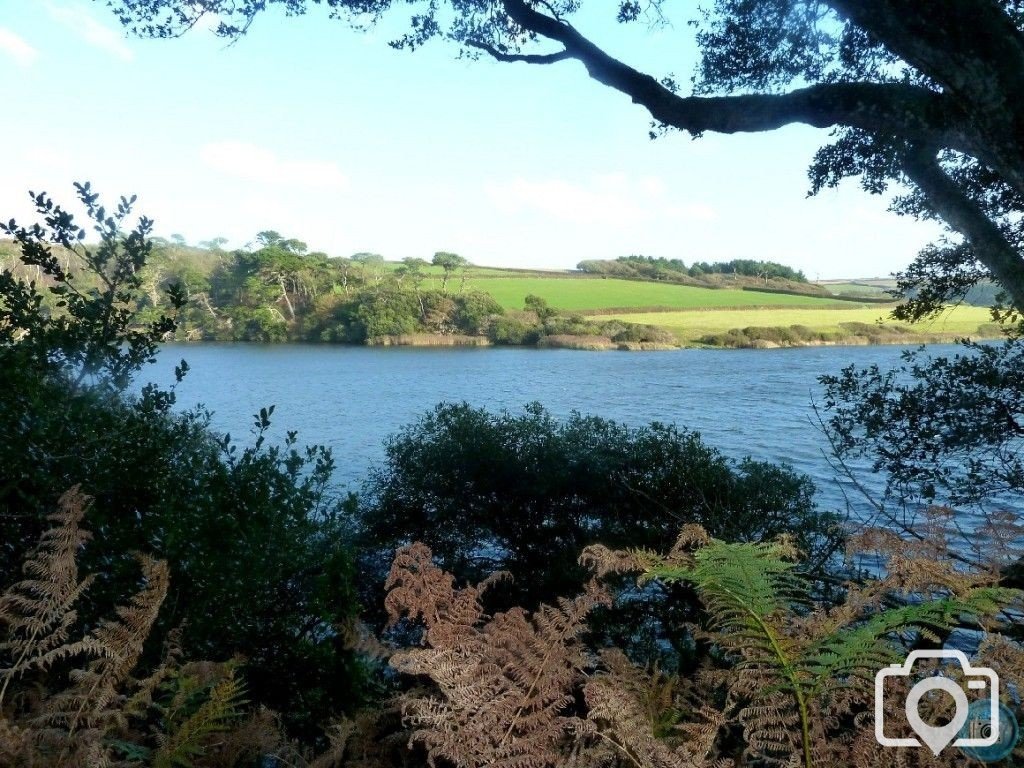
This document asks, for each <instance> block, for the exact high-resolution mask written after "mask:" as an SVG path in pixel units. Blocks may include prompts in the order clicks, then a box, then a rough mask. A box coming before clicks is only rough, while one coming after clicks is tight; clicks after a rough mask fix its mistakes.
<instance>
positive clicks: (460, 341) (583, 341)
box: [164, 334, 1004, 352]
mask: <svg viewBox="0 0 1024 768" xmlns="http://www.w3.org/2000/svg"><path fill="white" fill-rule="evenodd" d="M965 338H966V339H970V340H971V341H998V340H1000V339H1002V338H1004V337H1003V336H1002V335H995V336H989V335H980V336H975V335H960V334H919V335H918V334H893V335H891V336H870V337H869V336H863V335H852V336H849V337H847V338H843V339H834V340H821V339H807V340H796V341H786V342H776V341H771V340H768V339H753V340H750V341H749V342H748V343H740V344H735V345H729V344H701V343H699V342H694V341H687V342H680V343H679V344H664V343H656V342H635V341H612V340H611V338H609V337H607V336H564V335H563V336H548V337H545V338H543V339H541V340H540V341H539V342H538V343H537V344H494V343H493V342H492V341H491V340H490V339H488V338H486V337H484V336H458V335H452V336H444V335H439V334H406V335H403V336H386V337H380V338H376V339H372V340H370V341H368V342H367V343H365V344H352V343H345V342H325V341H303V340H287V341H277V342H258V341H231V340H227V341H225V340H217V339H170V340H168V341H165V342H164V343H165V344H182V345H204V344H232V345H234V344H239V345H253V344H256V345H260V346H281V345H300V344H302V345H309V346H326V347H357V348H358V347H362V348H373V347H376V348H385V347H387V348H400V347H407V348H408V347H411V348H415V349H430V348H435V349H443V348H454V347H458V348H460V349H466V348H489V349H537V350H546V349H571V350H575V351H578V352H669V351H674V350H681V349H709V350H714V349H720V350H737V349H745V350H762V351H763V350H771V349H800V348H804V347H882V346H886V347H891V346H898V345H901V344H902V345H910V344H913V345H928V344H955V343H957V342H958V341H959V340H961V339H965Z"/></svg>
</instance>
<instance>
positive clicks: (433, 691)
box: [387, 544, 610, 768]
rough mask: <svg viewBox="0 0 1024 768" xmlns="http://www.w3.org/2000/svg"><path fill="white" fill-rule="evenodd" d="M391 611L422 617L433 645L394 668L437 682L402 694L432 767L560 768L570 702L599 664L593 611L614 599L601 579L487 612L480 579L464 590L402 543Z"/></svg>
mask: <svg viewBox="0 0 1024 768" xmlns="http://www.w3.org/2000/svg"><path fill="white" fill-rule="evenodd" d="M388 583H389V585H390V586H391V587H392V591H391V592H390V593H389V595H388V601H387V606H388V611H389V615H391V616H392V618H393V619H394V618H397V617H412V618H419V619H420V620H422V621H423V623H424V624H425V625H426V634H425V638H424V643H425V647H424V648H416V649H411V650H404V651H399V652H397V653H395V654H394V655H393V656H392V658H391V666H392V667H394V668H395V669H397V670H399V671H401V672H403V673H406V674H409V675H414V676H417V677H420V678H424V679H429V681H430V682H431V685H430V686H429V687H428V688H427V689H425V690H418V691H412V692H409V693H407V694H404V695H403V696H401V697H399V704H400V706H401V709H402V713H403V717H404V720H405V722H406V724H407V725H408V726H409V727H410V728H411V729H412V730H411V734H410V737H409V741H410V744H419V745H422V746H423V747H424V748H425V749H426V751H427V755H428V757H429V759H430V761H431V763H432V764H433V763H434V762H435V761H436V760H438V759H443V760H446V761H449V762H451V763H453V764H454V765H456V766H460V767H464V768H471V767H472V768H475V766H479V765H488V766H494V767H495V768H546V767H547V766H554V765H560V764H562V763H563V762H564V759H565V749H566V746H567V744H568V743H570V742H571V739H570V738H569V736H570V732H571V728H570V726H569V723H568V719H567V716H566V712H565V710H566V707H567V706H568V705H569V704H570V703H571V702H572V700H573V691H574V690H575V689H576V688H577V687H578V686H579V684H580V682H581V680H582V673H583V670H584V669H585V668H586V667H588V666H590V665H592V663H593V660H592V659H591V658H590V656H589V654H588V653H587V651H586V649H585V647H584V646H583V644H582V642H581V641H580V635H581V634H582V633H583V631H584V629H585V627H586V624H585V621H586V617H587V615H588V614H589V612H590V611H591V610H593V609H594V608H595V607H596V606H598V605H607V604H608V603H609V602H610V598H609V596H608V594H607V593H606V592H605V591H604V590H603V589H601V588H600V587H599V586H598V585H597V583H596V582H592V583H591V584H589V585H588V586H587V589H586V591H585V592H584V593H583V594H582V595H580V596H579V597H577V598H575V599H573V600H565V599H563V600H560V601H559V604H558V606H557V607H554V606H548V605H544V606H541V607H540V608H539V609H538V610H537V611H535V612H534V613H533V614H532V615H531V614H528V613H526V612H525V611H523V610H521V609H518V608H516V609H513V610H510V611H507V612H505V613H499V614H497V615H495V616H494V617H493V618H488V617H486V616H485V615H484V614H483V611H482V608H481V607H480V600H479V598H480V594H481V592H482V589H483V588H485V587H483V586H481V585H477V586H470V587H465V588H463V589H456V588H455V587H454V583H453V580H452V578H451V577H450V576H448V575H447V574H445V573H443V572H442V571H441V570H440V569H439V568H437V566H436V565H434V564H433V562H432V560H431V559H430V550H429V549H428V548H427V547H426V546H424V545H422V544H414V545H412V546H411V547H406V548H403V549H402V550H399V553H398V555H397V556H396V559H395V564H394V566H393V567H392V571H391V575H390V576H389V579H388Z"/></svg>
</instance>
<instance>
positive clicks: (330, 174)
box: [199, 141, 348, 189]
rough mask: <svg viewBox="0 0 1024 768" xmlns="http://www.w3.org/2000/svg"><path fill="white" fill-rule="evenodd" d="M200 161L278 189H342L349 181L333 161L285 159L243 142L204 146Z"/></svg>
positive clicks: (241, 177) (220, 142) (224, 171)
mask: <svg viewBox="0 0 1024 768" xmlns="http://www.w3.org/2000/svg"><path fill="white" fill-rule="evenodd" d="M199 159H200V160H202V162H203V163H204V164H205V165H206V166H207V167H209V168H212V169H213V170H215V171H219V172H221V173H223V174H226V175H228V176H235V177H237V178H240V179H245V180H247V181H255V182H259V183H263V184H272V185H275V186H301V187H310V188H312V187H317V188H321V189H327V188H333V189H342V188H344V187H346V186H347V185H348V179H347V178H346V177H345V175H344V174H343V173H342V172H341V170H340V169H339V168H338V166H337V165H336V164H335V163H333V162H318V161H309V160H284V159H282V158H280V157H278V156H277V155H276V154H275V153H274V152H272V151H270V150H269V149H266V148H264V147H260V146H257V145H255V144H249V143H247V142H243V141H218V142H211V143H209V144H204V145H203V146H202V147H201V148H200V150H199Z"/></svg>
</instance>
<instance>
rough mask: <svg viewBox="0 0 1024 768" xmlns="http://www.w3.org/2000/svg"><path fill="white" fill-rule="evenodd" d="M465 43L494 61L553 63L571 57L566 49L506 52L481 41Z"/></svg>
mask: <svg viewBox="0 0 1024 768" xmlns="http://www.w3.org/2000/svg"><path fill="white" fill-rule="evenodd" d="M466 45H468V46H469V47H470V48H477V49H479V50H481V51H483V52H484V53H486V54H487V55H488V56H490V57H491V58H492V59H494V60H495V61H505V62H517V61H521V62H523V63H525V64H554V63H555V62H558V61H565V60H566V59H571V58H572V54H570V53H569V52H568V51H564V50H563V51H557V52H555V53H508V52H507V51H499V50H498V49H497V48H495V47H494V46H492V45H487V43H481V42H477V41H474V40H467V41H466Z"/></svg>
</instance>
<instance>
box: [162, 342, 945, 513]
mask: <svg viewBox="0 0 1024 768" xmlns="http://www.w3.org/2000/svg"><path fill="white" fill-rule="evenodd" d="M932 349H933V350H934V351H935V352H936V353H942V352H946V353H948V352H952V351H954V350H955V349H956V348H955V347H953V346H935V347H933V348H932ZM900 351H901V350H900V348H898V347H890V346H873V347H807V348H798V349H777V350H700V349H684V350H677V351H667V352H665V351H663V352H580V351H575V350H536V349H510V348H476V349H474V348H454V349H453V348H443V349H437V348H434V349H415V348H367V347H341V346H313V345H278V346H261V345H241V344H232V345H214V344H208V345H170V346H167V347H165V348H164V351H163V353H162V354H161V358H160V361H159V362H158V364H157V366H156V370H155V371H153V370H152V369H151V371H150V373H151V374H152V375H151V377H150V378H152V379H154V380H156V381H162V382H167V381H170V380H173V379H172V375H171V369H172V367H173V365H174V364H175V363H177V361H178V360H180V359H181V358H184V359H186V360H187V361H188V362H189V365H190V366H191V371H190V372H189V374H188V376H187V377H186V378H185V381H184V382H183V383H182V384H181V385H180V386H179V389H178V403H179V405H180V406H181V407H191V406H194V405H197V404H200V403H202V404H203V405H205V406H206V407H207V408H209V409H210V410H212V411H213V412H214V417H213V424H214V427H215V428H216V429H217V430H218V431H222V432H230V433H231V435H232V437H234V438H235V439H236V440H238V441H239V442H247V441H250V440H251V429H252V414H254V413H256V412H257V411H258V410H259V409H260V408H261V407H263V406H269V405H271V404H273V405H276V406H277V408H276V411H275V413H274V416H273V421H274V424H275V429H274V431H273V432H272V437H276V438H280V437H282V436H283V434H284V430H286V429H289V430H291V429H294V430H298V432H299V442H300V444H308V443H320V444H324V445H327V446H329V447H330V448H332V449H333V451H334V456H335V460H336V462H337V464H338V473H337V481H338V490H339V491H340V490H345V489H352V490H356V489H358V487H359V484H360V482H361V481H362V479H363V478H364V477H365V476H366V473H367V470H368V469H369V468H370V467H371V466H372V465H373V464H375V463H377V462H379V461H380V460H381V459H382V457H383V449H382V443H383V441H384V439H385V438H386V437H387V436H388V435H389V434H391V433H394V432H395V431H397V430H398V429H399V428H400V427H402V426H403V425H404V424H407V423H409V422H411V421H413V420H414V419H416V417H417V416H418V415H419V414H421V413H423V412H425V411H427V410H429V409H430V408H432V407H433V406H434V405H435V404H437V403H439V402H442V401H448V402H459V401H466V402H469V403H471V404H473V405H475V406H484V407H487V408H489V409H508V410H510V411H516V410H518V409H521V408H522V406H523V405H524V404H526V403H529V402H532V401H538V402H540V403H542V404H543V405H544V406H546V407H547V409H548V410H549V411H550V412H551V413H553V414H554V415H556V416H565V415H568V414H569V413H570V412H571V411H573V410H577V411H580V412H582V413H592V414H598V415H601V416H604V417H607V418H612V419H615V420H618V421H622V422H625V423H628V424H630V425H641V424H646V423H648V422H651V421H662V422H674V423H676V424H678V425H680V426H686V427H690V428H692V429H695V430H697V431H699V432H700V433H701V435H702V436H703V438H704V440H705V442H707V443H708V444H709V445H712V446H715V447H717V448H719V449H720V450H721V451H722V452H723V453H725V454H726V455H728V456H732V457H736V458H742V457H744V456H747V455H750V456H753V457H754V458H758V459H766V460H770V461H776V462H787V463H789V464H790V465H792V466H793V467H794V468H796V469H797V470H799V471H801V472H804V473H806V474H808V475H810V476H811V478H812V479H813V480H814V482H815V484H816V485H817V487H818V492H819V502H820V503H821V504H822V505H823V506H825V507H828V508H833V509H845V498H846V496H844V494H843V492H842V489H841V486H840V484H839V482H838V480H837V478H836V476H835V473H834V472H833V470H832V468H831V467H830V466H829V464H828V462H827V461H826V459H825V455H824V449H825V447H826V441H825V439H824V436H823V435H822V434H821V432H820V430H818V428H817V427H816V426H815V424H816V422H815V419H814V412H813V409H812V405H811V404H812V400H813V399H818V400H820V396H821V388H820V386H819V384H818V382H817V376H818V375H820V374H823V373H836V372H838V371H839V370H840V369H841V368H842V367H844V366H846V365H849V364H850V363H855V364H857V365H858V366H866V365H869V364H871V363H879V364H880V365H882V366H889V365H895V364H897V363H898V361H899V355H900ZM860 479H861V482H863V483H865V484H866V485H867V486H868V487H870V488H873V489H876V490H877V489H878V488H879V487H880V485H879V479H878V478H872V477H871V475H870V473H865V474H864V475H862V476H861V478H860ZM850 498H851V500H852V501H854V502H855V503H856V504H857V506H858V507H860V508H862V509H863V508H865V507H862V506H861V503H860V502H859V501H858V499H857V498H856V494H850Z"/></svg>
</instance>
